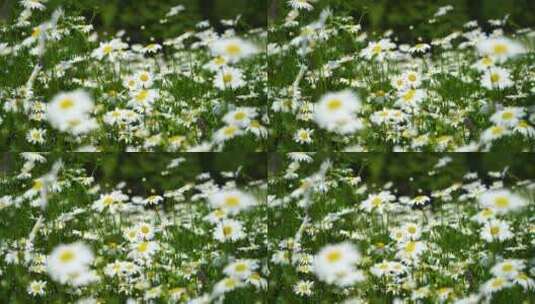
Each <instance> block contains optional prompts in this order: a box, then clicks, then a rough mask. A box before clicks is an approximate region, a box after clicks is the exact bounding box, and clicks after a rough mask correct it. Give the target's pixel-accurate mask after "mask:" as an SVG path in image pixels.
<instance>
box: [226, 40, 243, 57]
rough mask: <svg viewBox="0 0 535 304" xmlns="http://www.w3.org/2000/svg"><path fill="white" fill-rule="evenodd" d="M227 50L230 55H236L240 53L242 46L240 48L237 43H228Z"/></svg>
mask: <svg viewBox="0 0 535 304" xmlns="http://www.w3.org/2000/svg"><path fill="white" fill-rule="evenodd" d="M226 51H227V53H228V54H229V55H232V56H236V55H238V54H240V52H241V48H240V46H239V45H237V44H235V43H231V44H229V45H227V47H226Z"/></svg>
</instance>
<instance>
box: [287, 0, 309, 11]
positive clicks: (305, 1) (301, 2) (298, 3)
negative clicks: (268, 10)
mask: <svg viewBox="0 0 535 304" xmlns="http://www.w3.org/2000/svg"><path fill="white" fill-rule="evenodd" d="M288 4H289V5H290V7H291V8H292V9H295V10H301V9H303V10H307V11H311V10H313V9H314V7H313V6H312V4H310V3H309V0H289V1H288Z"/></svg>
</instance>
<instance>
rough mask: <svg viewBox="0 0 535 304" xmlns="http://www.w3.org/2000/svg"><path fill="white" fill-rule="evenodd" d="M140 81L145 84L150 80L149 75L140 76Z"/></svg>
mask: <svg viewBox="0 0 535 304" xmlns="http://www.w3.org/2000/svg"><path fill="white" fill-rule="evenodd" d="M139 79H141V81H143V82H145V81H148V80H149V75H148V74H141V76H139Z"/></svg>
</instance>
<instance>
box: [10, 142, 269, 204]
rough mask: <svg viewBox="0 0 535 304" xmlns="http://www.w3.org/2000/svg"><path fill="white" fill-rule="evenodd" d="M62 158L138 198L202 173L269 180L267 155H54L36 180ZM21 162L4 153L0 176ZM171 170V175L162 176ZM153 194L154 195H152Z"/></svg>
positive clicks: (109, 186)
mask: <svg viewBox="0 0 535 304" xmlns="http://www.w3.org/2000/svg"><path fill="white" fill-rule="evenodd" d="M176 158H184V159H185V162H183V163H181V164H180V165H179V166H178V168H174V169H166V168H167V165H168V164H170V163H171V161H172V160H173V159H176ZM58 159H61V160H62V161H63V162H64V163H65V164H66V165H65V166H66V167H67V168H73V167H74V168H77V167H79V168H84V169H85V171H86V172H87V174H88V175H89V176H91V175H92V176H93V177H94V178H95V180H96V182H97V183H99V184H100V185H101V186H103V187H104V188H105V189H112V188H114V187H115V186H116V185H117V184H118V183H120V182H126V184H127V188H129V189H132V191H133V192H134V194H136V195H150V194H161V193H162V192H163V191H165V190H171V189H178V188H180V187H182V186H184V185H185V184H186V183H193V182H194V181H195V178H196V177H197V176H198V175H199V174H201V173H209V174H210V176H211V177H213V178H214V180H215V181H216V182H217V183H218V184H223V183H224V182H226V181H228V180H230V179H229V178H225V177H224V176H223V175H222V174H221V173H222V172H237V171H238V170H239V174H238V178H237V179H236V181H237V182H238V183H241V184H242V185H243V184H246V183H248V182H251V181H255V180H261V179H264V180H265V179H266V178H267V168H266V166H267V160H266V155H265V154H262V153H243V154H236V153H225V152H221V153H52V154H51V155H48V156H47V160H48V162H47V164H46V165H39V166H38V167H37V168H36V169H37V170H38V171H37V173H38V174H36V175H34V178H37V177H39V176H40V175H42V174H45V173H46V172H48V170H49V169H50V167H51V165H52V164H53V163H54V162H55V161H56V160H58ZM21 165H22V162H21V160H20V157H18V156H17V155H16V154H15V153H3V154H2V155H1V159H0V176H2V175H7V174H10V173H12V172H14V170H18V169H19V168H20V166H21ZM164 171H168V173H163V174H162V172H164ZM153 192H154V193H153Z"/></svg>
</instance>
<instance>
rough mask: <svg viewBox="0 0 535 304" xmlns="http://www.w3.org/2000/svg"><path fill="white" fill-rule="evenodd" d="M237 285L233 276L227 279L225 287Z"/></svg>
mask: <svg viewBox="0 0 535 304" xmlns="http://www.w3.org/2000/svg"><path fill="white" fill-rule="evenodd" d="M235 286H236V281H235V280H234V279H232V278H228V279H225V287H227V288H234V287H235Z"/></svg>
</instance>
